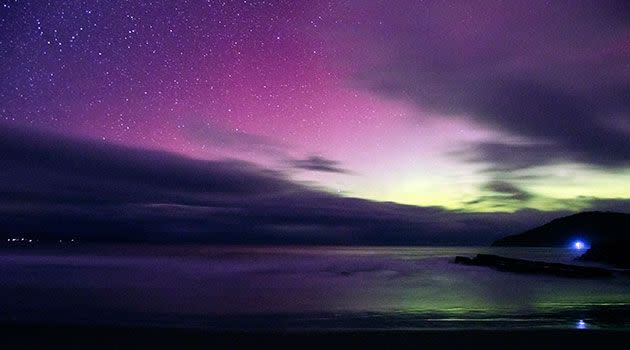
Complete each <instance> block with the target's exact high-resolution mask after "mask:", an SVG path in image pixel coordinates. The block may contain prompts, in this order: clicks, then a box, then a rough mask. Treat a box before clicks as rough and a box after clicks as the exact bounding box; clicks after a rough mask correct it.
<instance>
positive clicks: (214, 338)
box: [0, 324, 630, 349]
mask: <svg viewBox="0 0 630 350" xmlns="http://www.w3.org/2000/svg"><path fill="white" fill-rule="evenodd" d="M0 336H1V337H2V340H3V344H5V345H8V344H11V348H24V349H88V348H89V349H113V348H116V349H140V348H150V349H173V348H176V349H200V348H212V349H251V348H265V349H266V348H272V349H300V348H320V349H327V348H328V349H386V348H387V349H404V348H415V349H474V348H485V349H532V348H549V349H551V348H553V349H561V348H564V349H593V348H595V347H600V346H607V345H614V344H623V343H624V342H627V341H629V340H630V332H628V331H615V330H553V329H549V330H546V329H543V330H526V329H518V330H505V331H503V330H476V329H471V330H422V331H338V332H337V331H325V332H322V331H309V332H304V331H250V332H241V331H234V332H231V331H226V332H209V331H203V330H195V329H173V328H142V327H112V326H57V325H55V326H52V325H43V324H2V325H0Z"/></svg>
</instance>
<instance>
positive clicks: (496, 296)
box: [0, 245, 630, 331]
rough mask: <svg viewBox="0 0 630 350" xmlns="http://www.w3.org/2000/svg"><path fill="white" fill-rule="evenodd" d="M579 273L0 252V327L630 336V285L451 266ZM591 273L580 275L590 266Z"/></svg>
mask: <svg viewBox="0 0 630 350" xmlns="http://www.w3.org/2000/svg"><path fill="white" fill-rule="evenodd" d="M477 253H490V254H498V255H502V256H508V257H515V258H525V259H531V260H543V261H553V262H564V263H577V264H580V263H579V262H576V261H574V259H575V258H576V257H577V256H578V255H579V254H580V252H577V251H575V250H572V249H560V248H489V247H284V246H283V247H216V246H192V245H190V246H145V245H101V246H89V245H76V246H65V247H57V248H46V249H43V248H41V249H36V248H31V249H26V248H24V249H13V250H9V249H3V250H1V251H0V321H2V322H14V323H16V322H17V323H46V324H88V325H94V324H98V325H129V326H150V327H181V328H200V329H208V330H270V329H271V330H331V331H334V330H372V329H373V330H414V329H418V330H420V329H516V328H527V329H531V328H552V329H566V328H577V329H624V330H627V329H630V275H628V274H621V273H620V274H616V275H615V276H614V277H613V278H610V279H576V278H565V277H555V276H543V275H528V274H517V273H508V272H501V271H496V270H494V269H491V268H485V267H477V266H465V265H458V264H454V263H453V259H454V257H455V256H456V255H464V256H473V255H474V254H477ZM582 264H583V263H582Z"/></svg>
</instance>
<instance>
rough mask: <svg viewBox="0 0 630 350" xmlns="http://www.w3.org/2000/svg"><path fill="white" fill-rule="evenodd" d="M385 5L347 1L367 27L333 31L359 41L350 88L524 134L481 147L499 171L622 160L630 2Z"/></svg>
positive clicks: (629, 78)
mask: <svg viewBox="0 0 630 350" xmlns="http://www.w3.org/2000/svg"><path fill="white" fill-rule="evenodd" d="M388 4H389V2H387V1H375V2H371V4H369V5H365V3H364V2H363V1H355V2H350V5H348V16H349V17H354V18H358V17H357V15H361V18H362V21H361V22H362V23H364V24H363V25H361V24H356V22H355V21H338V24H336V25H334V26H333V28H334V29H333V30H331V32H330V33H329V35H331V37H332V40H335V41H337V42H341V43H345V42H348V41H350V40H352V41H353V42H358V43H359V44H357V45H360V46H361V47H362V50H361V51H360V52H361V56H360V57H358V56H356V57H355V56H353V55H352V53H349V52H346V53H345V54H347V55H348V56H349V57H350V59H351V60H352V62H354V63H353V64H351V65H352V68H353V69H354V73H355V74H354V76H353V82H354V84H355V85H357V86H359V87H363V88H365V89H369V90H371V91H374V92H376V93H380V94H384V95H388V96H394V97H397V98H406V99H411V100H413V101H415V102H416V103H417V104H418V105H420V106H421V107H422V108H423V109H424V110H431V111H434V112H437V113H438V114H442V115H444V116H449V115H458V116H461V115H464V116H468V117H469V118H472V119H474V120H475V121H476V122H477V123H478V124H481V125H483V126H484V127H488V128H490V129H493V130H499V131H501V132H503V133H506V134H508V135H513V136H517V137H519V138H521V139H526V140H528V142H529V144H530V145H528V146H521V145H510V144H504V145H500V147H501V148H502V149H501V150H496V149H491V148H489V147H488V145H487V144H481V145H479V146H478V151H479V152H480V153H479V155H480V157H479V158H480V160H489V161H490V162H494V163H495V164H496V166H497V168H506V169H509V168H512V167H515V166H516V167H530V166H535V165H538V164H544V163H553V162H557V161H559V160H560V161H563V160H566V159H569V160H570V161H574V162H582V163H588V164H592V165H596V166H601V167H625V166H628V165H630V147H628V144H629V143H630V132H629V130H628V129H627V127H626V128H624V127H619V126H620V125H622V126H623V125H628V122H629V121H630V66H628V65H627V62H628V61H630V50H628V40H629V39H630V31H628V22H627V18H628V17H627V16H628V14H629V12H630V11H629V9H630V7H629V6H628V3H627V2H622V1H581V2H579V3H573V2H558V1H556V2H546V1H529V0H528V1H509V2H492V1H469V2H465V3H462V2H458V3H457V4H452V3H451V2H447V1H428V2H423V3H417V2H415V1H400V2H398V3H397V6H391V5H388ZM374 14H378V17H375V16H374ZM339 50H341V52H343V48H339ZM383 53H385V54H383ZM624 62H626V63H624ZM522 151H524V152H525V153H524V154H522V153H521V152H522ZM508 155H509V156H508ZM486 157H487V158H486ZM519 157H523V158H522V159H518V158H519Z"/></svg>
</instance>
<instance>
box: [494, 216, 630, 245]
mask: <svg viewBox="0 0 630 350" xmlns="http://www.w3.org/2000/svg"><path fill="white" fill-rule="evenodd" d="M577 239H580V240H583V241H585V242H586V243H587V244H590V245H591V246H596V245H601V244H604V243H606V244H607V245H609V244H611V243H610V242H615V243H622V242H630V214H624V213H614V212H596V211H594V212H584V213H578V214H574V215H570V216H566V217H562V218H559V219H555V220H553V221H551V222H549V223H547V224H545V225H542V226H540V227H536V228H534V229H531V230H529V231H526V232H523V233H521V234H517V235H512V236H507V237H504V238H501V239H499V240H497V241H495V242H494V243H492V245H493V246H503V247H510V246H512V247H567V246H569V245H570V244H571V242H572V241H574V240H577Z"/></svg>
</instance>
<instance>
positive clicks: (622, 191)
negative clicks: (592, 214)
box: [0, 0, 630, 213]
mask: <svg viewBox="0 0 630 350" xmlns="http://www.w3.org/2000/svg"><path fill="white" fill-rule="evenodd" d="M629 18H630V7H629V6H628V3H627V2H624V1H607V0H599V1H579V2H577V1H553V2H547V1H520V0H514V1H411V0H396V1H384V0H382V1H381V0H375V1H359V0H344V1H300V0H298V1H256V0H240V1H215V0H208V1H202V0H190V1H100V0H91V1H88V0H82V1H64V0H59V1H35V0H31V1H28V0H1V1H0V58H1V61H2V64H1V65H0V80H1V81H2V84H1V85H0V127H1V128H3V129H5V131H6V130H18V131H16V132H17V134H19V135H25V136H24V137H25V139H28V140H30V141H28V142H27V143H26V144H28V145H31V146H29V147H35V146H32V145H33V144H37V145H39V146H38V147H44V146H41V145H42V144H43V145H45V147H49V148H51V149H54V147H53V146H54V142H51V141H50V138H52V139H53V140H57V141H56V142H62V143H63V142H64V141H63V140H71V141H67V142H68V144H72V145H88V146H86V149H91V150H95V149H96V150H98V152H97V153H99V152H100V153H99V154H101V153H107V152H109V151H106V150H110V151H111V152H112V154H119V153H125V152H132V153H133V152H144V151H146V152H152V153H150V154H156V153H155V152H158V153H160V154H162V153H163V154H164V157H166V158H167V159H172V158H169V157H171V156H172V157H181V159H186V162H187V161H190V162H195V161H198V162H204V161H205V162H209V163H207V164H215V165H216V164H220V167H219V168H220V169H221V171H226V170H225V169H226V166H225V165H226V164H229V166H227V168H229V169H230V170H229V171H230V174H231V172H232V171H235V170H234V169H233V168H234V167H235V166H236V165H239V164H240V166H242V167H245V168H246V169H249V170H251V169H252V167H253V168H254V169H258V170H256V171H253V172H254V173H261V174H267V172H271V173H273V174H274V175H273V176H277V177H280V178H281V180H278V181H286V182H289V183H291V184H295V185H296V186H303V188H308V191H319V192H321V193H326V194H331V195H334V196H340V197H344V198H358V199H362V200H370V201H377V202H389V201H391V202H395V203H399V204H406V205H413V206H419V207H437V208H442V209H440V210H448V211H452V212H465V213H489V212H490V213H492V212H507V213H516V212H519V211H524V210H525V211H526V210H535V211H539V212H550V211H577V210H586V209H591V208H593V207H596V206H597V205H599V204H597V203H613V204H611V205H609V206H608V207H610V208H612V209H616V208H618V206H617V204H614V203H622V204H623V205H625V203H626V202H627V201H628V200H630V186H628V184H630V22H629V20H628V19H629ZM11 133H12V132H6V133H3V135H5V136H6V135H9V134H11ZM33 135H35V136H33ZM34 139H42V140H47V141H45V142H44V143H37V142H39V141H33V140H34ZM59 140H61V141H59ZM7 142H8V141H7ZM24 142H25V141H24V140H21V141H15V143H13V144H10V145H9V144H8V143H6V144H5V147H8V148H10V146H11V145H13V146H15V145H16V144H17V145H20V147H26V146H24V145H25V143H24ZM47 142H48V143H47ZM82 142H87V144H83V143H82ZM15 147H17V146H15ZM99 147H103V148H99ZM8 148H5V149H8ZM38 149H39V148H38ZM21 150H23V148H19V147H17V148H15V152H16V153H17V154H20V153H21ZM39 150H41V149H39ZM64 150H65V151H67V149H64ZM64 150H61V151H60V152H63V151H64ZM121 150H127V151H121ZM25 153H27V152H25ZM38 154H40V153H38ZM50 156H52V157H54V156H55V155H54V153H52V155H50ZM77 156H79V155H77ZM99 157H101V155H99ZM102 157H105V156H102ZM112 157H113V156H112ZM117 157H118V156H117ZM105 158H106V157H105ZM64 159H65V158H64ZM99 159H100V158H99ZM155 159H163V158H160V157H156V158H155ZM177 159H180V158H177ZM181 159H180V160H178V161H177V162H184V160H181ZM62 163H63V162H60V163H58V164H62ZM132 163H133V162H132ZM12 164H13V163H12ZM63 164H66V163H63ZM68 164H73V163H72V162H68ZM91 164H96V162H94V163H91ZM125 164H127V163H125ZM186 164H189V163H186ZM194 164H197V163H194ZM27 165H28V164H27ZM66 166H67V164H66ZM129 166H132V165H129ZM195 167H196V166H195ZM152 169H153V168H152ZM195 169H198V167H197V168H195ZM153 170H156V169H153ZM198 170H199V169H198ZM249 170H248V171H249ZM156 171H157V170H156ZM174 171H176V170H174ZM16 173H17V170H16ZM113 173H114V171H113V170H112V174H113ZM248 174H249V173H248ZM191 176H192V175H191ZM248 176H249V175H248ZM261 176H262V175H261ZM257 179H258V178H257ZM7 181H9V180H7ZM10 181H15V180H14V178H11V180H10ZM33 181H34V182H37V183H41V182H42V181H40V180H37V179H35V180H33ZM196 181H197V180H194V181H193V180H191V182H194V183H197V182H196ZM256 181H257V180H256ZM256 181H254V183H258V182H256ZM265 181H266V180H265ZM265 181H262V182H260V184H261V186H270V185H269V183H268V182H265ZM24 186H26V187H25V188H27V187H28V186H27V185H24ZM291 186H292V185H291ZM31 188H32V187H31ZM283 188H284V187H283ZM300 188H302V187H300ZM308 191H307V192H308ZM299 192H300V193H302V194H303V193H305V192H304V191H302V190H300V191H299ZM319 192H318V193H319ZM309 193H311V192H309ZM30 195H32V193H31V194H30ZM311 195H312V193H311ZM14 196H15V194H14ZM309 196H310V195H309ZM309 196H307V197H309ZM29 198H31V197H29ZM149 200H150V198H149V199H147V201H149ZM161 200H162V201H167V202H173V200H172V199H169V200H165V199H163V198H162V199H161ZM186 203H187V204H186V205H189V204H190V203H188V202H186ZM366 203H367V202H366Z"/></svg>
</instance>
